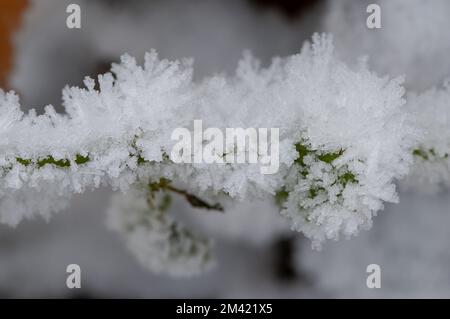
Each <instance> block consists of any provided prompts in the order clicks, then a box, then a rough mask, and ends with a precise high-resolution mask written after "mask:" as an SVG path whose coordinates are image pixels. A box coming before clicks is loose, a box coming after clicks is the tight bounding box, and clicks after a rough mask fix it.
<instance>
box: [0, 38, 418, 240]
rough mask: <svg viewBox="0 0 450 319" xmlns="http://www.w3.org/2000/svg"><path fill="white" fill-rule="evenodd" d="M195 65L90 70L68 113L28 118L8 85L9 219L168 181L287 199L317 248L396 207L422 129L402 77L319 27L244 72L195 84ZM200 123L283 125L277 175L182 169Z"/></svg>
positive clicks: (69, 100) (4, 126) (66, 94)
mask: <svg viewBox="0 0 450 319" xmlns="http://www.w3.org/2000/svg"><path fill="white" fill-rule="evenodd" d="M192 72H193V71H192V63H191V62H190V61H189V60H183V61H181V62H179V61H175V62H169V61H167V60H160V59H158V57H157V55H156V53H155V52H151V53H149V54H147V55H146V56H145V63H144V66H143V67H140V66H138V65H137V64H136V61H135V60H134V59H133V58H132V57H130V56H127V55H125V56H123V57H122V61H121V63H120V64H114V65H113V67H112V74H110V73H107V74H104V75H100V76H99V77H98V82H99V87H100V89H99V90H98V91H97V90H95V89H94V86H95V82H94V80H92V79H90V78H87V79H86V80H85V85H86V89H81V88H77V87H72V88H65V89H64V91H63V101H64V102H63V104H64V107H65V110H66V114H57V113H56V112H55V111H54V109H53V107H51V106H48V107H46V111H45V113H44V114H43V115H36V114H35V112H34V111H31V112H30V113H29V114H23V113H22V112H21V111H20V107H19V102H18V98H17V96H16V95H14V94H13V93H7V94H4V93H1V96H0V111H1V113H0V123H1V126H0V127H1V128H0V150H1V156H0V167H1V169H0V170H1V171H0V176H1V178H0V196H1V197H3V200H2V201H1V202H0V221H1V222H3V223H8V224H12V225H15V224H17V223H18V222H20V220H22V219H23V218H25V217H32V216H34V214H36V213H39V214H42V215H43V216H48V214H49V211H54V210H57V209H60V208H61V207H63V206H64V205H63V204H64V202H61V201H59V200H57V198H63V199H67V198H70V196H71V195H72V194H74V193H81V192H84V191H85V190H86V189H93V188H97V187H99V186H101V185H109V186H111V187H112V188H113V189H121V190H123V191H126V190H127V189H129V187H130V186H131V185H133V184H136V183H145V184H148V183H155V182H156V183H157V182H158V181H160V180H161V179H162V178H164V179H167V180H170V181H171V185H172V186H173V187H175V189H177V190H179V193H180V192H181V193H182V194H184V195H186V194H190V195H192V196H197V195H199V194H201V195H202V196H201V197H198V198H202V200H203V201H204V203H214V201H209V199H212V200H215V199H216V198H218V197H221V196H227V197H229V198H232V199H235V200H249V201H251V200H259V199H261V198H267V197H272V196H275V195H277V197H282V198H283V201H282V202H283V203H282V206H283V210H282V214H283V215H284V216H287V217H288V218H289V220H291V224H292V228H293V229H295V230H298V231H301V232H303V233H304V234H305V235H306V236H307V237H309V238H311V239H312V241H313V244H314V245H316V246H318V245H320V243H321V242H322V241H324V240H325V239H337V238H338V237H339V236H340V235H344V236H350V235H353V234H356V233H357V232H358V231H359V229H361V228H367V227H369V226H370V225H371V220H372V216H373V215H374V214H375V213H376V212H377V211H379V210H380V209H382V208H383V203H384V202H395V201H397V194H396V191H395V184H394V181H395V180H396V179H397V178H400V177H403V176H404V175H405V174H406V173H407V172H408V168H409V166H410V164H411V163H412V159H413V156H412V151H411V150H412V149H414V147H415V145H416V140H417V136H418V132H417V131H416V129H414V128H413V126H412V124H411V123H410V120H409V115H408V112H406V111H405V100H404V99H403V94H404V90H403V88H402V86H401V79H394V80H389V79H387V78H380V77H378V76H377V75H376V74H374V73H372V72H370V71H369V70H368V69H367V67H366V65H364V64H363V63H361V64H360V65H359V67H358V68H356V69H352V68H350V67H348V66H347V65H345V64H344V63H342V62H340V61H339V60H338V59H337V58H336V57H335V55H334V53H333V45H332V39H331V37H330V36H327V35H322V36H320V35H317V34H316V35H315V36H314V37H313V42H312V44H310V43H306V44H305V46H304V48H303V49H302V51H301V53H299V54H297V55H293V56H290V57H287V58H275V59H273V61H272V63H271V65H270V66H268V67H267V68H261V67H260V65H259V62H258V61H257V60H255V59H254V58H252V57H251V56H250V55H249V54H246V55H245V56H244V59H243V60H242V61H241V62H239V66H238V68H237V71H236V75H234V76H232V77H227V76H223V75H217V76H214V77H210V78H207V79H204V80H203V81H201V82H199V83H196V82H193V80H192ZM113 74H114V75H113ZM194 119H201V120H202V121H203V123H204V124H205V125H207V126H208V127H217V128H226V127H276V128H279V129H280V135H279V137H280V169H279V171H278V173H276V174H272V175H262V174H261V173H260V169H259V168H260V167H259V166H260V164H235V163H232V164H187V163H184V164H176V163H174V162H173V161H171V159H170V157H169V156H168V154H170V150H171V149H172V148H173V146H174V143H175V141H173V140H172V139H171V132H172V131H173V130H174V129H175V128H179V127H186V128H192V123H193V121H194ZM234 152H235V153H236V155H239V152H247V150H239V149H235V150H234ZM191 198H193V197H191ZM204 198H206V199H204ZM14 205H16V206H17V207H16V209H11V207H13V206H14ZM211 205H213V204H211Z"/></svg>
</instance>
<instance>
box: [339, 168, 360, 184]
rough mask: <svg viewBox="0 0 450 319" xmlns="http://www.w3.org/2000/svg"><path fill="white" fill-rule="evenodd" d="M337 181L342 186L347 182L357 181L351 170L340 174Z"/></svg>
mask: <svg viewBox="0 0 450 319" xmlns="http://www.w3.org/2000/svg"><path fill="white" fill-rule="evenodd" d="M338 181H339V183H341V184H342V185H343V186H344V187H345V186H346V185H347V184H348V183H358V179H357V178H356V176H355V174H353V173H352V172H346V173H344V174H343V175H340V176H339V177H338Z"/></svg>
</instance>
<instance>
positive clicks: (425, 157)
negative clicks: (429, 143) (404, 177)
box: [413, 148, 428, 160]
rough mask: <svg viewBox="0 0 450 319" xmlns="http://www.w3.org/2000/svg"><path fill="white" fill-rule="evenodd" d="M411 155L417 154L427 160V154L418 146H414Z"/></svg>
mask: <svg viewBox="0 0 450 319" xmlns="http://www.w3.org/2000/svg"><path fill="white" fill-rule="evenodd" d="M413 155H414V156H419V157H421V158H423V159H424V160H428V154H427V153H426V152H425V151H423V150H421V149H419V148H416V149H415V150H413Z"/></svg>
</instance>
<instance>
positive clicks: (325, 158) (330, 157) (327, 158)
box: [317, 150, 344, 164]
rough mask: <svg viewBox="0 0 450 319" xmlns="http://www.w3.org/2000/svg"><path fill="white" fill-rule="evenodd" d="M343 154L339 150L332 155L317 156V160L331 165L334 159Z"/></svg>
mask: <svg viewBox="0 0 450 319" xmlns="http://www.w3.org/2000/svg"><path fill="white" fill-rule="evenodd" d="M343 153H344V151H343V150H339V151H337V152H334V153H324V154H321V155H318V156H317V158H318V159H319V160H321V161H322V162H325V163H328V164H331V163H332V162H333V161H334V160H335V159H337V158H338V157H339V156H341V155H342V154H343Z"/></svg>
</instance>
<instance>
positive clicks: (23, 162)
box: [16, 157, 31, 166]
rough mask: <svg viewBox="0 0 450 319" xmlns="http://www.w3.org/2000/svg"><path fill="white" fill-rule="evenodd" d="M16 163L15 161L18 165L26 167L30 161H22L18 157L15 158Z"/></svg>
mask: <svg viewBox="0 0 450 319" xmlns="http://www.w3.org/2000/svg"><path fill="white" fill-rule="evenodd" d="M16 161H17V162H18V163H20V164H22V165H24V166H28V165H30V164H31V160H29V159H23V158H20V157H16Z"/></svg>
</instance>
